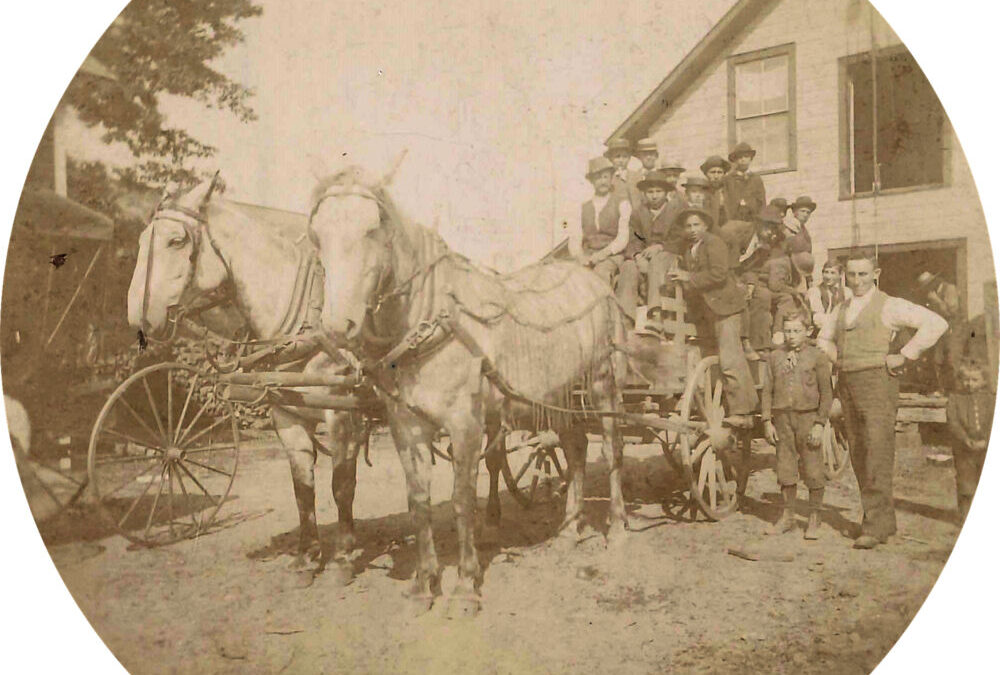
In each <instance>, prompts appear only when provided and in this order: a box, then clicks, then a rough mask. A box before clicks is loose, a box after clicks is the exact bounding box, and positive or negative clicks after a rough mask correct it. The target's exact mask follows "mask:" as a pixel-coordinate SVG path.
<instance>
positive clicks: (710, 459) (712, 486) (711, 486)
mask: <svg viewBox="0 0 1000 675" xmlns="http://www.w3.org/2000/svg"><path fill="white" fill-rule="evenodd" d="M701 462H702V464H705V463H708V469H707V473H708V503H709V505H710V506H711V507H712V510H713V511H715V510H716V507H717V506H718V503H719V500H718V495H716V494H715V490H716V487H717V485H718V484H717V482H716V476H715V453H714V452H713V453H707V452H706V453H705V457H704V459H702V460H701Z"/></svg>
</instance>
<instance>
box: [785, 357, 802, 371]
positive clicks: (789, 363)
mask: <svg viewBox="0 0 1000 675" xmlns="http://www.w3.org/2000/svg"><path fill="white" fill-rule="evenodd" d="M798 361H799V358H798V355H797V352H788V357H787V358H786V359H785V370H786V371H787V372H789V373H790V372H792V371H793V370H795V364H796V363H798Z"/></svg>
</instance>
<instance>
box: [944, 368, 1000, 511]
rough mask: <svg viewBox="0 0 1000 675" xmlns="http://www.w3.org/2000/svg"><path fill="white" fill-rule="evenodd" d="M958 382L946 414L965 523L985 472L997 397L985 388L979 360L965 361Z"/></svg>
mask: <svg viewBox="0 0 1000 675" xmlns="http://www.w3.org/2000/svg"><path fill="white" fill-rule="evenodd" d="M958 381H959V383H960V385H961V390H960V391H956V392H954V393H952V394H951V395H949V396H948V408H947V414H948V429H949V430H950V431H951V435H952V437H953V438H954V443H953V444H952V455H954V457H955V488H956V492H957V493H958V512H959V515H960V516H961V517H962V520H963V521H964V520H965V517H966V516H968V515H969V505H970V504H971V503H972V495H973V494H975V492H976V486H977V485H978V484H979V476H980V474H982V472H983V462H984V460H985V459H986V446H987V445H989V441H990V429H991V428H992V427H993V408H994V407H995V406H996V397H995V395H994V394H993V393H992V392H991V391H990V389H989V387H987V386H986V371H985V369H984V368H983V367H982V365H981V364H980V363H979V362H978V361H973V360H971V359H965V360H963V361H962V362H961V363H960V364H959V366H958Z"/></svg>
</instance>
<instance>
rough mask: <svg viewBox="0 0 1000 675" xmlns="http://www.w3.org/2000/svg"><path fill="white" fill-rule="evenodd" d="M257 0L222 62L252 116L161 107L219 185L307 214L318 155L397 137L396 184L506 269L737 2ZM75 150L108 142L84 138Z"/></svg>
mask: <svg viewBox="0 0 1000 675" xmlns="http://www.w3.org/2000/svg"><path fill="white" fill-rule="evenodd" d="M261 4H262V6H263V7H264V14H263V16H262V17H260V18H258V19H254V20H250V21H247V22H244V23H243V24H242V28H243V30H244V31H245V32H246V35H247V39H246V42H245V43H244V44H243V45H240V46H239V47H237V48H235V49H233V50H231V51H230V52H228V53H227V54H226V55H225V57H224V58H223V59H222V60H221V61H220V62H219V63H218V64H217V66H218V67H219V68H220V69H221V70H222V71H223V72H225V73H226V74H228V75H229V76H231V77H232V78H234V79H235V80H237V81H239V82H242V83H244V84H246V85H248V86H250V87H252V88H254V89H255V90H256V92H257V94H256V97H255V98H254V99H253V102H252V105H253V106H254V108H255V110H256V111H257V114H258V116H259V119H258V121H257V122H255V123H251V124H246V125H244V124H241V123H240V122H238V121H237V120H236V118H235V117H233V116H232V115H229V114H226V113H221V112H216V111H206V110H205V109H203V108H202V107H201V106H200V105H198V104H196V103H193V102H191V101H186V100H168V101H165V102H164V106H163V107H164V110H165V112H166V113H167V116H168V120H169V121H170V123H171V124H175V125H178V126H182V127H184V128H186V129H188V130H189V131H190V132H191V133H192V134H193V135H194V136H195V137H196V138H199V139H201V140H204V141H206V142H208V143H210V144H212V145H215V146H217V147H218V148H219V152H218V154H217V155H216V157H215V158H214V159H213V160H212V161H211V166H208V165H206V167H205V168H212V169H215V168H219V169H221V170H222V174H223V176H224V177H225V180H226V182H227V184H228V186H229V188H230V192H229V193H228V194H229V196H231V197H233V198H235V199H240V200H243V201H249V202H254V203H259V204H264V205H269V206H275V207H279V208H285V209H290V210H295V211H305V210H306V208H307V200H308V195H309V192H310V190H311V188H312V186H313V184H314V176H313V173H314V171H316V170H317V169H315V168H314V167H315V166H316V165H317V164H319V165H320V166H322V165H323V164H325V165H326V166H328V167H336V166H338V165H339V163H340V162H342V161H345V160H351V159H353V160H355V161H359V163H362V164H365V165H369V166H371V167H373V168H375V169H376V170H382V167H386V166H388V165H389V164H390V163H391V160H392V158H394V157H395V156H396V155H398V153H399V152H400V151H402V150H403V149H404V148H405V149H407V150H408V155H407V158H406V160H405V161H404V163H403V165H402V167H401V169H400V172H399V174H398V176H397V181H396V188H397V191H398V193H399V194H400V199H401V201H402V202H403V203H404V204H405V205H406V206H407V207H408V208H409V210H410V211H411V212H412V213H413V215H414V216H415V217H416V218H417V219H419V220H420V221H422V222H424V223H425V224H429V225H432V224H434V223H435V222H436V223H437V224H438V228H439V230H440V231H441V233H442V234H443V235H444V236H445V238H446V239H447V240H448V241H449V242H450V243H451V244H452V245H453V246H454V247H455V248H456V249H458V250H460V251H461V252H463V253H465V254H467V255H470V256H471V257H473V258H474V259H478V260H481V261H484V262H494V263H496V264H498V265H499V266H500V267H506V268H509V267H510V266H511V265H519V264H524V263H527V262H529V261H531V260H533V259H536V258H537V257H539V256H540V255H541V254H543V253H544V252H546V251H547V250H548V249H549V248H550V247H551V245H552V243H553V242H554V241H558V240H559V239H561V238H562V233H561V227H560V224H561V223H562V222H563V221H569V222H570V223H572V222H574V221H575V220H576V219H578V218H579V204H580V202H581V201H583V200H584V199H586V198H587V196H588V194H589V184H588V183H587V182H586V181H585V180H584V177H583V174H584V171H585V166H586V162H587V159H588V158H589V157H591V156H594V155H597V154H600V153H601V151H602V150H603V145H602V143H603V141H604V139H605V138H606V137H607V136H608V134H610V133H611V132H612V131H613V130H614V128H615V127H617V125H618V124H619V123H620V122H621V121H622V120H624V119H625V117H626V116H627V115H628V114H629V113H631V112H632V110H634V109H635V108H636V107H637V106H638V105H639V103H640V102H641V101H642V100H643V99H644V98H645V97H646V96H647V95H648V94H649V93H650V92H651V91H652V89H653V88H654V87H655V86H656V85H657V84H658V83H659V82H660V80H662V79H663V78H664V77H665V76H666V75H667V73H668V72H669V71H670V70H671V69H672V68H673V66H674V65H675V64H676V63H677V62H678V61H679V60H680V59H681V58H682V57H683V56H684V55H685V54H686V53H687V51H688V50H690V48H691V47H693V46H694V44H695V43H696V42H697V41H698V40H699V39H700V38H701V37H702V36H703V35H704V34H705V33H706V32H707V31H708V30H709V29H710V28H711V27H712V25H713V24H714V23H715V22H716V21H717V20H718V19H719V18H720V17H721V16H722V15H723V14H724V13H725V11H726V10H727V9H728V8H729V7H730V6H731V5H732V4H733V0H699V2H691V1H690V0H660V1H659V2H655V1H649V0H640V1H629V2H627V3H626V2H621V3H620V10H619V11H617V12H616V11H613V10H612V7H613V5H612V4H611V3H608V2H607V1H606V0H602V1H598V2H595V1H588V0H581V1H578V2H565V1H561V2H560V1H555V0H508V1H507V2H502V3H501V2H496V1H495V0H462V1H460V2H457V1H452V0H446V1H444V2H426V1H416V2H408V3H396V2H384V1H381V0H371V1H369V2H357V3H332V2H329V1H328V0H263V1H262V2H261ZM74 150H75V154H82V155H88V156H93V155H94V154H95V153H100V154H103V155H105V156H107V152H106V150H105V149H104V148H101V147H99V146H98V144H95V143H94V142H93V141H92V140H87V139H84V138H82V137H81V138H80V139H79V141H78V142H77V143H76V147H75V148H71V152H74ZM344 153H347V154H346V156H345V155H344ZM317 159H318V160H319V161H318V162H317ZM497 250H502V251H504V252H505V254H506V259H504V257H502V256H501V257H500V258H497V256H496V251H497ZM491 256H492V257H491Z"/></svg>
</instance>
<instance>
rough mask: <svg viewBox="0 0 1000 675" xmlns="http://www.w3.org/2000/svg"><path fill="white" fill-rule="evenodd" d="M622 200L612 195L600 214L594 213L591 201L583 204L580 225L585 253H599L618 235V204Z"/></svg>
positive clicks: (618, 196)
mask: <svg viewBox="0 0 1000 675" xmlns="http://www.w3.org/2000/svg"><path fill="white" fill-rule="evenodd" d="M622 199H624V197H622V196H621V195H618V194H612V195H611V196H610V197H609V198H608V201H607V203H606V204H605V205H604V208H602V209H601V212H600V213H596V209H595V208H594V202H593V201H592V200H591V201H587V202H584V204H583V212H582V213H581V215H580V224H581V226H582V229H583V248H584V250H585V251H600V250H601V249H602V248H604V247H605V246H607V245H608V244H610V243H611V242H613V241H614V240H615V237H616V236H617V235H618V218H619V216H620V215H621V212H620V211H619V210H618V203H619V202H620V201H621V200H622Z"/></svg>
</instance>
